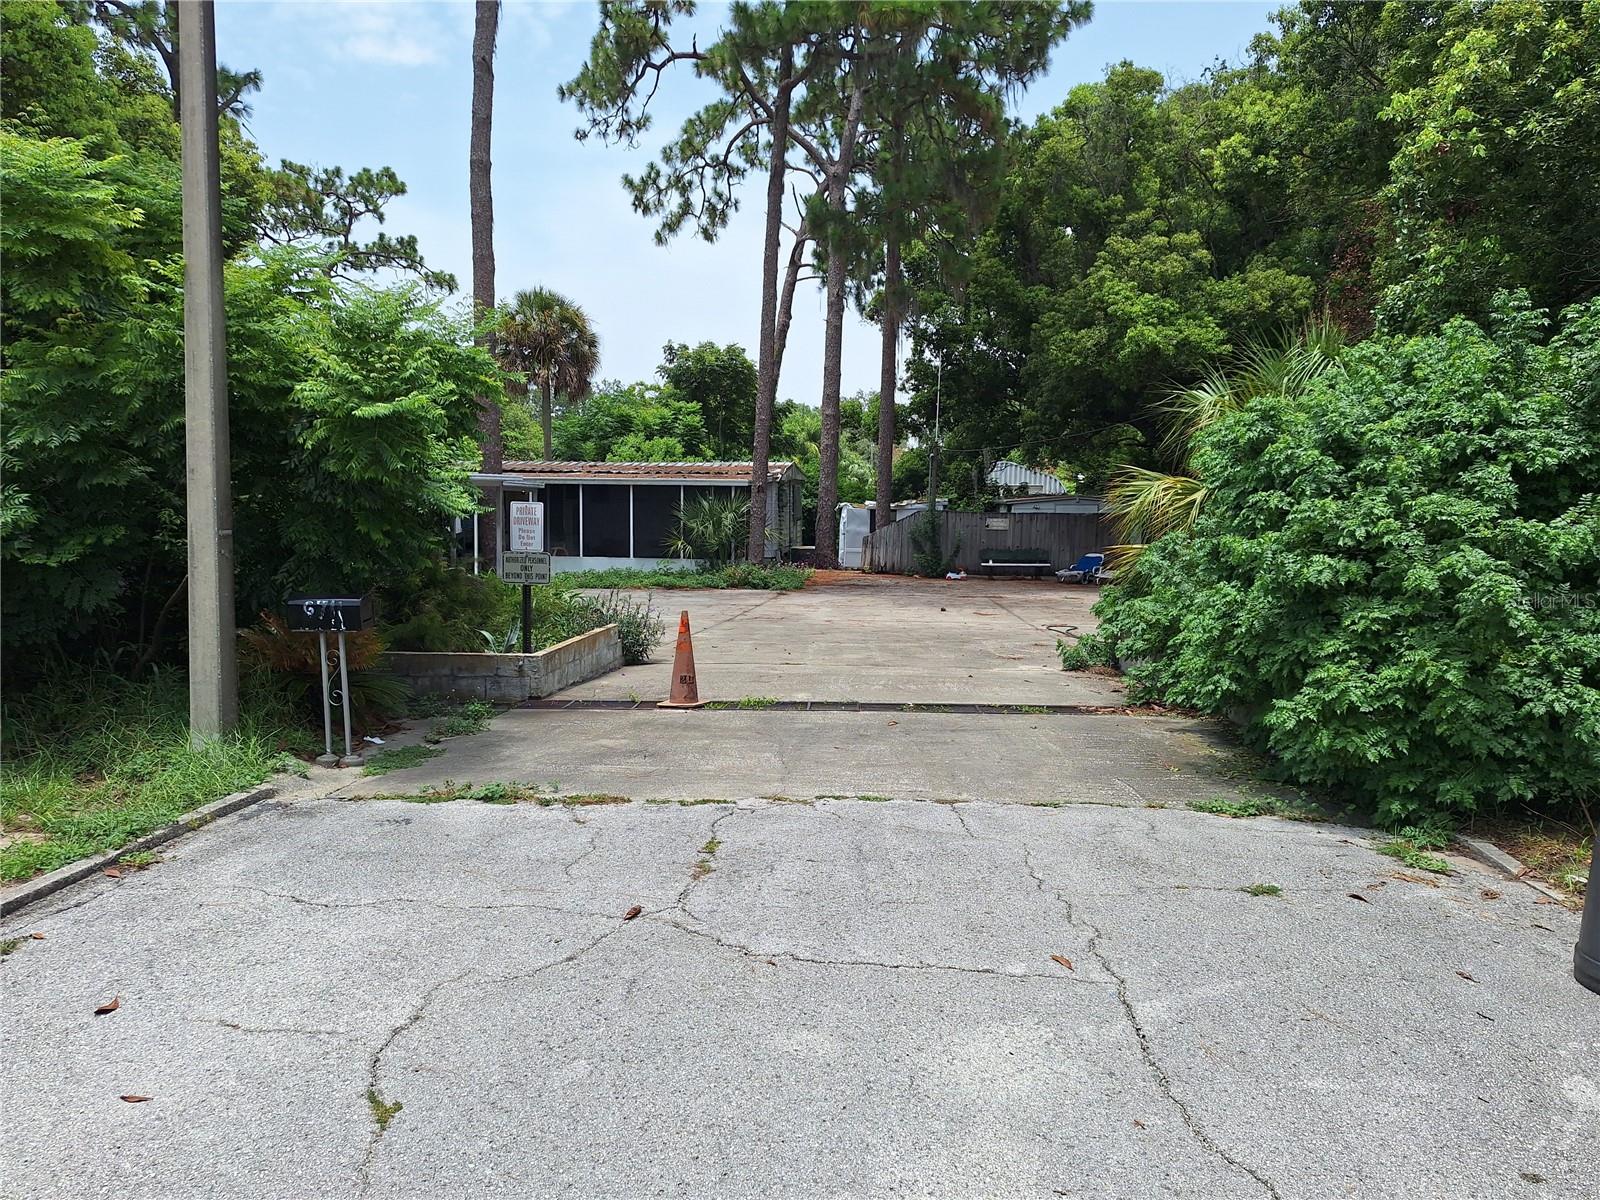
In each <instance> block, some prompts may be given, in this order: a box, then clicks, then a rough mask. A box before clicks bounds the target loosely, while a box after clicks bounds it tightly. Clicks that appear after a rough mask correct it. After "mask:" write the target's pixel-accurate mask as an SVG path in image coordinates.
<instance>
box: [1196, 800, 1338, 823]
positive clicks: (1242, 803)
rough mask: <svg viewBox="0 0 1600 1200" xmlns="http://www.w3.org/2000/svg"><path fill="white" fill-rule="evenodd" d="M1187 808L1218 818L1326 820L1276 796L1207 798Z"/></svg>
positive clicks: (1313, 810) (1312, 811) (1299, 805)
mask: <svg viewBox="0 0 1600 1200" xmlns="http://www.w3.org/2000/svg"><path fill="white" fill-rule="evenodd" d="M1189 807H1190V809H1192V810H1193V811H1195V812H1203V813H1211V814H1213V815H1214V816H1218V817H1235V818H1242V817H1282V818H1284V819H1285V820H1289V821H1321V820H1325V819H1326V818H1325V817H1324V815H1323V814H1322V813H1320V812H1318V811H1316V810H1315V809H1313V808H1309V807H1307V806H1305V805H1302V804H1298V803H1295V802H1294V801H1290V800H1281V799H1279V798H1278V797H1276V796H1239V797H1237V798H1232V797H1228V796H1207V797H1205V798H1204V799H1201V800H1191V801H1189Z"/></svg>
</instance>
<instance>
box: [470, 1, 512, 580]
mask: <svg viewBox="0 0 1600 1200" xmlns="http://www.w3.org/2000/svg"><path fill="white" fill-rule="evenodd" d="M499 28H500V2H499V0H478V3H477V11H476V13H475V14H474V20H473V28H472V140H471V144H470V147H469V149H468V153H467V194H468V197H469V200H470V202H471V206H472V308H473V317H474V319H476V320H478V321H482V320H483V319H484V318H485V317H487V316H488V315H489V313H490V312H492V311H493V309H494V194H493V191H492V190H491V186H490V164H489V142H490V134H491V130H492V128H493V124H494V47H495V39H496V37H497V36H498V34H499ZM479 340H480V342H483V343H487V340H488V339H487V336H486V335H480V337H479ZM478 434H479V437H480V439H481V440H482V442H483V469H484V470H485V471H490V472H493V471H499V470H500V469H501V467H502V465H503V463H504V459H505V448H504V444H503V443H502V441H501V437H500V401H499V398H498V397H496V396H479V397H478ZM498 518H499V513H498V512H497V511H493V510H491V511H489V512H486V513H484V514H483V516H482V517H481V519H480V521H481V523H480V526H479V537H480V539H481V541H480V543H479V544H480V546H483V547H487V550H488V554H489V556H490V558H491V560H492V559H493V558H494V557H495V555H494V548H495V547H496V546H497V545H499V527H500V522H499V519H498Z"/></svg>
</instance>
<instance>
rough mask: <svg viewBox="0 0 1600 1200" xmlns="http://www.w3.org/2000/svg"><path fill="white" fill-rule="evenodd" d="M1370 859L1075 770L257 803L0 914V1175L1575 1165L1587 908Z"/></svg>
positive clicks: (1222, 1193)
mask: <svg viewBox="0 0 1600 1200" xmlns="http://www.w3.org/2000/svg"><path fill="white" fill-rule="evenodd" d="M708 846H710V847H711V850H710V852H709V853H707V852H706V850H705V848H706V847H708ZM700 863H704V864H705V866H706V867H710V868H711V869H710V870H709V871H705V870H703V869H701V868H700V867H698V866H697V864H700ZM1395 867H1396V864H1395V863H1394V862H1393V861H1392V860H1390V859H1386V858H1382V857H1380V856H1379V855H1377V854H1375V853H1373V852H1372V851H1371V850H1370V849H1368V848H1367V847H1366V846H1365V845H1363V844H1362V838H1361V835H1360V833H1359V832H1358V831H1355V830H1349V829H1344V828H1340V827H1336V826H1318V825H1296V824H1289V823H1283V822H1277V821H1271V820H1262V821H1253V822H1237V821H1229V820H1227V819H1224V818H1218V817H1210V816H1205V815H1202V814H1198V813H1192V812H1188V811H1179V810H1156V809H1144V808H1111V807H1103V806H1097V805H1073V806H1068V807H1064V808H1057V809H1046V808H1037V807H1029V806H1025V805H1001V804H991V803H967V804H960V805H943V804H933V803H926V802H888V803H874V802H863V801H832V802H826V801H825V802H821V803H818V804H815V805H799V804H784V803H775V802H759V801H758V802H752V803H746V804H742V805H738V806H734V805H696V806H688V807H685V806H680V805H676V804H657V805H650V804H642V803H636V804H628V805H618V806H610V807H591V808H572V809H565V808H560V807H550V808H541V807H536V806H534V805H519V806H515V807H503V806H494V805H486V804H481V803H473V802H469V801H457V802H455V803H451V804H436V805H418V804H410V803H404V802H397V801H341V800H330V799H324V800H311V801H305V802H296V803H274V802H268V803H267V804H265V805H264V806H261V807H258V808H256V809H253V810H248V811H247V814H246V815H243V816H242V817H240V818H233V819H229V820H228V821H225V822H221V823H219V824H218V826H216V827H214V828H213V829H211V830H208V831H206V832H205V833H204V834H202V835H199V836H196V837H193V838H190V839H188V840H187V841H185V842H183V843H181V844H180V845H179V846H178V847H177V848H176V849H175V850H174V851H173V852H172V853H171V854H170V856H169V857H168V859H167V860H166V861H164V862H162V863H161V864H159V865H158V866H156V867H155V868H152V869H151V870H148V871H145V872H141V873H138V874H135V875H132V876H131V877H128V878H125V879H123V880H119V881H112V880H106V879H100V880H97V881H95V882H94V883H92V884H89V885H88V886H86V887H84V888H81V889H79V890H77V891H74V892H72V893H68V894H66V895H64V896H62V897H61V898H60V900H59V901H58V902H56V903H51V904H47V905H45V906H43V907H42V908H40V909H38V910H36V911H34V912H32V913H24V914H21V915H19V916H17V917H13V918H11V919H10V920H8V922H7V923H6V924H7V928H6V930H5V932H6V933H8V934H13V933H18V932H28V931H33V930H38V931H41V932H43V933H45V935H46V939H45V940H44V941H31V940H30V941H28V942H25V943H24V944H23V945H22V947H21V948H20V949H18V950H17V951H16V952H15V953H14V954H12V955H11V956H9V957H8V958H7V959H6V960H5V964H4V966H3V967H0V971H3V972H4V977H5V987H4V1012H5V1026H4V1044H3V1051H4V1062H5V1070H4V1076H3V1084H0V1098H3V1101H4V1111H5V1123H6V1137H5V1139H4V1140H3V1142H0V1163H3V1165H4V1179H5V1183H6V1193H7V1195H9V1196H15V1197H43V1196H50V1197H56V1196H60V1197H67V1196H70V1197H75V1198H85V1197H115V1198H117V1200H128V1198H131V1197H208V1198H209V1197H251V1198H265V1197H283V1198H297V1200H298V1198H305V1197H343V1196H349V1197H357V1196H370V1197H418V1198H421V1197H428V1198H429V1200H433V1198H436V1197H457V1196H463V1197H476V1196H506V1197H512V1196H516V1197H523V1196H541V1197H543V1196H571V1197H597V1196H598V1197H634V1196H705V1197H724V1196H726V1197H745V1196H749V1197H755V1196H762V1197H767V1196H783V1197H823V1196H829V1197H833V1196H940V1197H978V1196H1008V1197H1009V1196H1026V1197H1035V1196H1037V1197H1052V1196H1083V1197H1127V1198H1128V1200H1147V1198H1149V1197H1158V1196H1182V1197H1204V1198H1208V1200H1211V1198H1217V1197H1273V1196H1278V1197H1286V1198H1287V1197H1308V1198H1321V1197H1334V1196H1349V1197H1377V1196H1407V1197H1419V1198H1420V1197H1441V1198H1443V1197H1448V1198H1450V1200H1464V1198H1473V1197H1483V1198H1485V1200H1487V1198H1490V1197H1493V1198H1497V1200H1498V1198H1501V1197H1507V1196H1513V1197H1514V1196H1530V1197H1532V1196H1537V1197H1591V1196H1593V1195H1595V1194H1596V1193H1597V1190H1600V1156H1597V1155H1596V1154H1595V1145H1596V1138H1597V1135H1600V1082H1597V1063H1596V1055H1597V1047H1596V1039H1597V1036H1600V1015H1597V1014H1600V1004H1597V998H1596V997H1594V996H1592V995H1591V994H1589V993H1588V992H1584V991H1581V990H1580V989H1579V988H1577V986H1576V985H1575V984H1573V983H1572V982H1571V980H1570V976H1569V970H1570V957H1571V948H1572V942H1573V937H1574V934H1575V930H1576V919H1575V917H1574V916H1573V914H1571V913H1568V912H1565V911H1563V910H1561V909H1559V908H1557V907H1555V906H1553V905H1543V904H1538V903H1537V902H1536V897H1535V894H1534V893H1533V892H1532V891H1530V890H1528V889H1526V888H1523V887H1521V886H1517V885H1507V884H1503V883H1499V882H1497V881H1494V880H1491V879H1489V878H1487V877H1484V876H1480V875H1477V874H1475V873H1465V874H1462V875H1460V876H1457V877H1454V878H1450V879H1447V880H1444V881H1442V882H1440V881H1435V880H1433V879H1425V878H1421V877H1413V876H1411V873H1408V872H1400V871H1397V870H1396V869H1395ZM1256 882H1271V883H1276V884H1278V885H1279V886H1281V887H1282V889H1283V893H1282V895H1280V896H1259V897H1257V896H1249V895H1246V894H1245V893H1244V892H1242V891H1240V890H1239V889H1240V888H1241V887H1243V886H1245V885H1248V884H1251V883H1256ZM1484 889H1491V890H1493V891H1497V892H1499V893H1501V894H1500V895H1499V896H1498V898H1490V897H1489V896H1488V894H1487V893H1486V891H1485V890H1484ZM1352 893H1354V894H1355V895H1356V896H1360V897H1362V899H1359V900H1358V899H1353V898H1352V897H1351V894H1352ZM633 906H639V907H640V908H641V910H642V912H641V915H640V916H639V917H638V918H637V919H635V920H631V921H629V920H624V919H623V918H624V914H625V913H627V912H628V911H629V909H630V908H632V907H633ZM1054 956H1060V958H1061V959H1065V960H1068V961H1069V962H1070V963H1071V966H1070V967H1068V966H1067V965H1065V964H1064V963H1062V962H1061V961H1059V960H1058V959H1056V958H1055V957H1054ZM113 995H115V996H119V997H120V999H121V1004H120V1007H119V1008H118V1009H117V1011H115V1012H114V1013H111V1014H109V1015H107V1016H99V1017H97V1016H94V1015H93V1013H92V1009H93V1008H94V1007H95V1006H96V1005H97V1004H100V1003H101V1002H102V1001H105V1000H107V999H109V998H110V997H112V996H113ZM369 1089H371V1090H372V1095H373V1097H375V1098H376V1100H377V1101H378V1102H379V1103H380V1104H383V1105H389V1104H397V1105H400V1106H402V1107H400V1108H399V1109H398V1110H396V1111H395V1112H394V1115H393V1116H392V1119H390V1120H389V1121H388V1123H387V1126H386V1128H383V1129H382V1130H381V1131H380V1129H379V1126H378V1123H377V1121H376V1120H375V1119H374V1113H373V1109H372V1106H371V1104H370V1103H369V1099H368V1091H369ZM124 1094H140V1095H148V1096H151V1097H153V1099H152V1100H151V1101H149V1102H148V1103H142V1104H129V1103H124V1102H122V1101H120V1100H119V1099H118V1098H117V1097H118V1096H120V1095H124ZM1533 1180H1538V1181H1539V1182H1532V1181H1533Z"/></svg>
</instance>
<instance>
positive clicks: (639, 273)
mask: <svg viewBox="0 0 1600 1200" xmlns="http://www.w3.org/2000/svg"><path fill="white" fill-rule="evenodd" d="M1277 7H1279V5H1278V4H1264V3H1236V2H1202V0H1188V2H1183V3H1179V2H1160V0H1147V2H1137V3H1133V2H1122V3H1116V2H1109V3H1108V2H1107V0H1099V2H1098V3H1097V4H1096V5H1095V8H1096V13H1095V17H1094V19H1093V20H1092V21H1091V22H1090V23H1089V24H1088V25H1087V26H1085V27H1083V28H1082V29H1080V30H1078V31H1077V32H1075V33H1074V34H1073V35H1072V36H1071V37H1069V38H1068V39H1067V40H1066V41H1065V42H1064V43H1062V44H1061V45H1060V46H1058V47H1057V49H1056V52H1055V55H1054V58H1053V59H1052V63H1051V68H1050V71H1049V73H1048V74H1047V75H1046V76H1045V77H1044V78H1043V79H1042V80H1040V81H1039V82H1037V83H1035V84H1034V85H1033V87H1032V88H1031V89H1030V90H1029V91H1028V92H1027V93H1026V94H1025V95H1024V96H1023V97H1022V98H1021V100H1020V101H1019V102H1018V104H1017V108H1016V111H1017V114H1018V115H1020V116H1022V117H1025V118H1031V117H1033V116H1037V115H1038V114H1040V113H1042V112H1045V111H1048V110H1049V109H1050V108H1052V107H1054V106H1055V105H1056V104H1059V103H1060V102H1061V100H1062V98H1063V97H1064V96H1065V95H1066V93H1067V91H1068V89H1070V88H1071V87H1073V86H1074V85H1076V84H1079V83H1083V82H1086V81H1090V80H1094V79H1098V78H1100V77H1101V76H1102V75H1103V74H1104V71H1105V68H1106V66H1107V65H1108V64H1111V63H1114V62H1117V61H1119V60H1121V59H1124V58H1126V59H1131V60H1133V61H1134V62H1136V63H1138V64H1139V65H1141V66H1149V67H1155V68H1156V69H1158V70H1161V71H1163V72H1164V73H1166V74H1167V76H1168V78H1169V79H1191V78H1194V77H1196V76H1197V75H1199V74H1200V72H1201V71H1203V70H1204V69H1205V68H1206V67H1207V66H1209V65H1211V64H1212V63H1213V62H1215V61H1216V60H1217V59H1218V58H1219V57H1221V58H1230V59H1237V58H1238V57H1239V56H1240V55H1241V54H1242V52H1243V50H1244V48H1245V47H1246V45H1247V44H1248V43H1249V41H1250V39H1251V37H1253V36H1254V35H1255V34H1256V33H1257V32H1259V31H1261V30H1262V29H1265V28H1267V26H1268V17H1269V14H1270V13H1271V12H1272V11H1273V10H1274V9H1275V8H1277ZM720 13H721V6H720V5H717V4H702V6H701V8H700V11H699V13H698V14H697V15H696V18H695V25H696V26H698V27H701V28H704V29H706V30H708V31H710V30H713V29H714V28H715V27H716V25H717V24H718V22H719V19H720ZM594 27H595V8H594V5H592V4H589V3H558V2H555V0H507V3H506V4H505V7H504V11H503V14H502V17H501V25H500V43H499V53H498V56H497V59H496V91H495V126H494V194H495V251H496V257H497V271H496V276H497V279H496V282H497V285H498V290H499V293H500V295H501V296H502V297H504V296H507V295H509V294H510V293H511V292H513V291H515V290H517V289H519V288H526V287H532V286H535V285H544V286H548V287H554V288H556V289H558V290H559V291H562V292H565V293H566V294H568V295H570V296H571V297H572V298H573V299H575V300H577V301H578V302H579V303H580V304H582V305H583V306H584V308H585V309H587V310H588V312H589V313H590V315H591V316H592V317H593V319H594V321H595V324H596V326H597V328H598V331H599V334H600V344H601V366H600V375H601V377H602V378H619V379H623V380H628V381H631V380H635V379H646V378H651V377H652V376H653V372H654V371H655V368H656V366H657V364H659V362H660V360H661V347H662V345H663V344H664V343H666V342H667V341H679V342H700V341H705V340H708V339H709V340H711V341H715V342H718V343H724V342H738V343H740V344H741V345H743V346H745V347H746V348H747V349H748V350H749V351H750V352H751V357H752V358H753V357H754V351H755V344H756V337H757V326H758V313H759V293H760V282H761V281H760V270H761V264H760V237H761V202H762V196H761V193H760V191H759V187H760V184H759V181H756V182H755V183H754V184H753V186H752V187H751V189H750V191H749V193H748V195H747V197H746V199H745V201H744V205H743V207H742V208H741V211H740V212H739V213H738V214H737V215H736V216H735V218H734V220H733V223H732V225H731V226H730V228H729V229H728V230H727V231H726V232H725V233H724V234H723V235H722V237H721V238H720V239H719V241H718V242H717V243H716V244H714V245H711V244H707V243H705V242H702V241H700V240H698V239H696V238H694V237H693V236H692V235H691V236H689V237H680V238H678V239H677V240H675V241H673V242H672V243H670V244H669V245H668V246H665V247H661V246H657V245H655V243H654V241H653V238H652V234H653V227H652V225H651V223H650V222H648V221H647V220H645V219H644V218H643V217H640V216H638V215H637V214H635V213H634V212H633V210H632V208H631V207H630V206H629V202H628V199H627V196H626V194H625V193H624V192H623V190H622V186H621V184H620V183H619V179H620V176H621V175H622V173H623V172H624V171H628V170H637V169H638V168H639V167H640V166H642V165H643V164H644V163H645V162H647V161H648V160H649V158H650V157H651V156H652V155H653V153H654V152H655V150H656V149H657V148H658V147H659V145H660V144H661V142H662V141H664V140H666V138H667V136H668V135H669V134H670V133H671V132H672V131H673V130H674V129H675V128H676V126H677V123H678V121H680V120H681V119H682V117H683V116H684V115H686V114H687V113H688V112H690V111H692V109H693V108H694V107H695V106H696V105H697V104H698V103H701V102H703V100H704V99H705V98H706V92H705V90H704V87H705V85H703V84H700V83H699V82H698V81H696V80H693V79H692V78H691V77H690V75H689V74H688V73H687V71H685V73H684V74H682V75H679V76H677V77H671V78H668V79H667V80H666V82H665V83H664V84H663V86H662V89H661V92H660V95H659V96H658V98H657V101H658V105H659V108H658V116H657V123H656V126H655V128H654V129H652V130H651V131H649V132H648V133H647V134H646V135H645V137H644V139H643V140H642V142H641V145H640V147H639V149H638V150H634V151H630V150H627V149H624V148H621V147H614V146H603V145H601V144H599V143H598V142H594V141H590V142H587V143H579V142H578V141H576V140H575V139H574V138H573V136H572V134H573V129H574V128H575V126H576V124H577V114H576V111H575V110H574V109H573V108H572V107H571V106H570V105H564V104H561V103H560V102H559V101H558V100H557V99H556V94H555V93H556V85H557V84H559V83H561V82H563V81H565V80H567V79H570V78H571V77H572V75H573V74H574V73H575V72H576V70H577V69H578V67H579V65H580V64H581V63H582V61H583V59H584V57H585V55H586V54H587V51H588V44H589V39H590V38H591V37H592V36H593V32H594ZM471 39H472V5H471V3H469V2H468V0H455V2H442V3H429V2H423V0H409V2H408V0H400V2H392V3H391V2H382V0H360V2H358V0H219V3H218V4H217V41H218V54H219V57H220V59H221V60H222V61H223V62H225V63H227V64H228V65H230V66H233V67H236V68H240V69H244V68H249V67H255V68H258V69H259V70H260V71H261V72H262V73H263V75H264V76H265V86H264V87H263V88H262V90H261V92H260V93H259V94H258V95H256V96H255V97H254V98H253V103H254V108H255V112H254V115H253V116H252V117H251V119H250V121H249V126H250V130H251V132H252V133H253V135H254V136H255V139H256V141H257V142H258V144H259V145H260V146H261V148H262V150H263V152H264V153H265V154H266V155H267V156H268V158H269V159H270V160H272V161H274V162H275V161H276V160H277V159H279V158H288V159H293V160H295V161H297V162H308V163H313V164H318V165H323V166H331V165H335V164H337V165H340V166H343V167H345V168H347V169H353V168H356V167H362V166H372V167H377V166H391V167H393V168H394V169H395V170H396V171H397V172H398V173H399V175H400V177H401V178H402V179H404V180H405V181H406V184H407V185H408V187H409V192H408V194H407V195H406V196H404V197H402V198H400V199H399V200H397V201H395V202H394V204H393V205H392V206H391V208H390V214H389V222H388V228H389V230H390V231H391V232H394V233H414V234H416V235H417V237H418V239H419V240H420V243H421V248H422V252H423V254H424V256H425V257H426V258H427V260H428V261H429V263H430V264H431V265H435V266H438V267H442V268H444V269H446V270H450V271H453V272H454V273H455V274H456V275H457V276H458V278H459V279H460V281H461V284H462V286H463V288H466V287H468V286H470V278H471V272H470V270H469V261H470V259H469V250H470V238H469V226H468V210H467V178H466V164H467V135H468V109H469V103H470V98H471V79H472V75H471V63H470V46H471ZM821 358H822V298H821V295H820V293H819V292H817V291H815V290H814V285H802V291H801V293H800V294H799V295H798V296H797V297H796V301H795V324H794V329H793V332H792V334H791V337H790V342H789V349H788V353H787V355H786V357H785V361H784V370H783V381H782V385H781V391H780V394H781V395H782V396H784V397H786V398H790V399H795V400H801V401H803V402H805V403H807V404H813V405H814V404H816V403H817V402H818V397H819V395H820V389H821ZM877 359H878V339H877V334H876V330H875V329H874V328H873V327H871V326H868V325H866V324H864V323H862V322H861V321H859V320H858V319H857V318H855V317H854V316H853V315H852V317H851V319H850V322H849V324H848V325H847V327H846V331H845V347H844V391H845V394H846V395H849V394H851V393H852V392H855V391H858V390H875V389H876V387H877V379H878V361H877Z"/></svg>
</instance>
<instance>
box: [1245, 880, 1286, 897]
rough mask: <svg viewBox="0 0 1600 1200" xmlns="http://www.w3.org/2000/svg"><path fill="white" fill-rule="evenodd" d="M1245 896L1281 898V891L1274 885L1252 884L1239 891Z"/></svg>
mask: <svg viewBox="0 0 1600 1200" xmlns="http://www.w3.org/2000/svg"><path fill="white" fill-rule="evenodd" d="M1239 890H1240V891H1241V892H1243V893H1244V894H1245V895H1246V896H1281V895H1283V889H1282V888H1281V887H1279V886H1278V885H1277V884H1275V883H1252V884H1249V885H1248V886H1246V887H1242V888H1240V889H1239Z"/></svg>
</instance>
